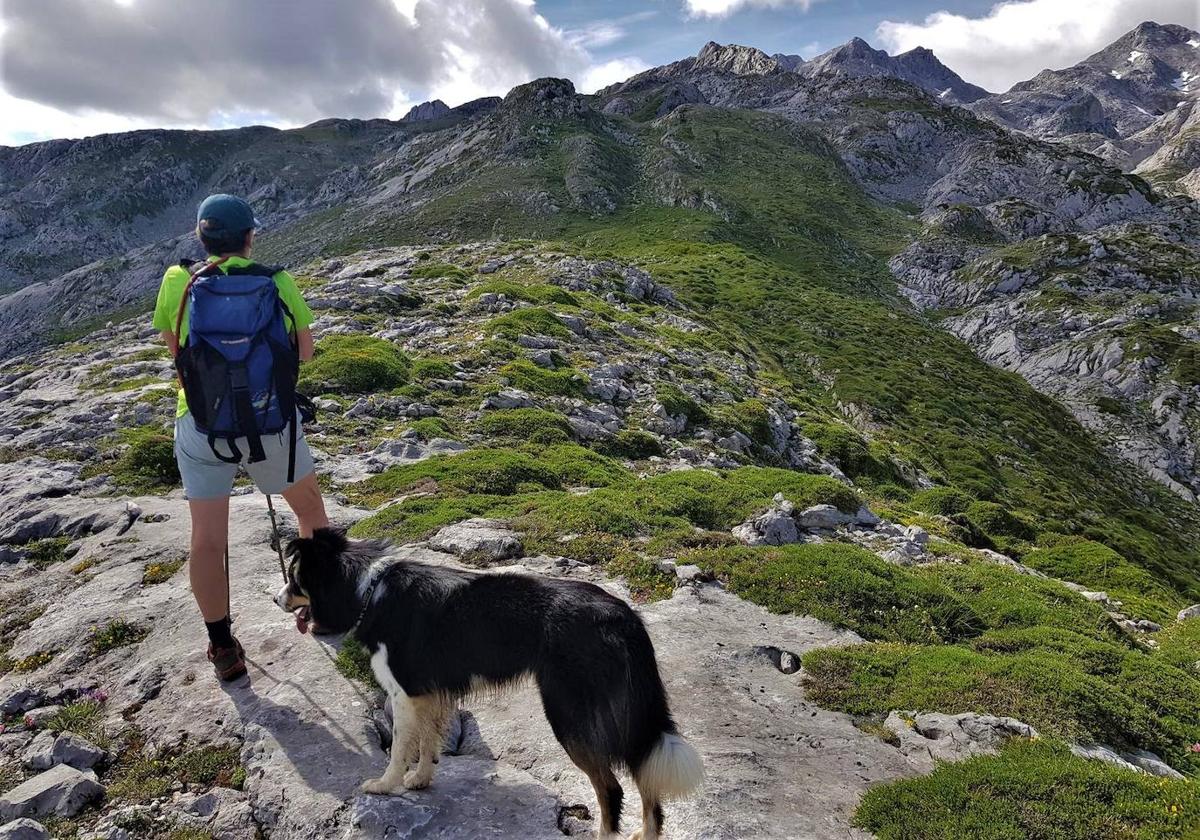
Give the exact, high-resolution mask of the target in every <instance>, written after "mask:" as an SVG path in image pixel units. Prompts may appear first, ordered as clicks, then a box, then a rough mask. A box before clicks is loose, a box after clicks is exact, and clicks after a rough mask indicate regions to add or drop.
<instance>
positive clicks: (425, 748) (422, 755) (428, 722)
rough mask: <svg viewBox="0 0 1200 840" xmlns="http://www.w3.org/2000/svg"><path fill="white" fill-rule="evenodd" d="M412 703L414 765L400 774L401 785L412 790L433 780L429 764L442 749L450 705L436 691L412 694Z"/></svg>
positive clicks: (427, 784)
mask: <svg viewBox="0 0 1200 840" xmlns="http://www.w3.org/2000/svg"><path fill="white" fill-rule="evenodd" d="M412 704H413V710H414V712H415V714H414V717H415V719H416V726H415V734H416V740H417V747H418V749H419V756H418V758H417V766H416V767H415V768H413V770H412V772H410V773H408V775H406V776H405V777H404V786H405V787H406V788H408V789H409V790H416V789H418V788H423V787H428V786H429V783H430V782H431V781H433V770H434V766H433V763H434V761H436V760H437V757H438V755H440V754H441V751H442V741H443V734H442V733H443V732H444V731H445V724H446V718H447V715H448V712H449V708H450V704H449V703H447V702H446V700H445V699H444V698H443V697H441V696H440V695H437V694H425V695H422V696H420V697H414V698H412Z"/></svg>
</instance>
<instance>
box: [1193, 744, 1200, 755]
mask: <svg viewBox="0 0 1200 840" xmlns="http://www.w3.org/2000/svg"><path fill="white" fill-rule="evenodd" d="M1192 752H1194V753H1200V741H1197V742H1196V743H1194V744H1192Z"/></svg>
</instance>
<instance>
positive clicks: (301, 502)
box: [283, 470, 329, 537]
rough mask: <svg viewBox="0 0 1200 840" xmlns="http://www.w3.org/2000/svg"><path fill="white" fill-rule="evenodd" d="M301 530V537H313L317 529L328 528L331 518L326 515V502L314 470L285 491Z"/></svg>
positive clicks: (285, 497) (286, 498) (285, 496)
mask: <svg viewBox="0 0 1200 840" xmlns="http://www.w3.org/2000/svg"><path fill="white" fill-rule="evenodd" d="M283 498H284V499H285V500H286V501H287V503H288V507H290V508H291V509H292V513H294V514H296V521H297V523H298V526H299V528H300V536H302V537H311V536H312V535H313V531H315V530H316V529H317V528H328V527H329V517H328V516H326V515H325V500H324V499H322V498H321V487H320V485H318V484H317V473H316V471H315V470H314V471H313V472H310V473H309V474H308V475H306V476H304V478H302V479H300V480H298V481H297V482H295V483H294V484H293V485H292V486H291V487H289V488H288V489H286V490H284V491H283Z"/></svg>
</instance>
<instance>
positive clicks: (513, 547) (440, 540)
mask: <svg viewBox="0 0 1200 840" xmlns="http://www.w3.org/2000/svg"><path fill="white" fill-rule="evenodd" d="M429 547H430V548H432V549H435V550H437V551H446V552H449V553H451V554H455V555H457V556H459V557H469V558H473V559H474V558H478V559H480V560H484V561H497V560H508V559H510V558H513V557H520V556H521V551H522V546H521V538H520V536H518V535H517V534H516V533H515V532H514V531H513V530H512V529H511V528H509V527H508V526H507V525H506V524H505V523H503V522H499V521H497V520H494V519H465V520H463V521H462V522H457V523H455V524H454V525H447V526H446V527H444V528H442V529H441V530H439V531H438V532H437V533H436V534H434V535H433V536H432V537H430V538H429Z"/></svg>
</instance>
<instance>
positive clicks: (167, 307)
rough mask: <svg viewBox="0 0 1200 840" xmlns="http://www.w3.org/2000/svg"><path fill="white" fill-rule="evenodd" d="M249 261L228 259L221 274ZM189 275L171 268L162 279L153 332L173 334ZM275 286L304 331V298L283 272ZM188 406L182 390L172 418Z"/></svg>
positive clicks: (307, 314) (308, 322)
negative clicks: (154, 330)
mask: <svg viewBox="0 0 1200 840" xmlns="http://www.w3.org/2000/svg"><path fill="white" fill-rule="evenodd" d="M216 259H217V258H216V257H209V258H208V261H209V262H215V261H216ZM252 262H254V261H253V260H249V259H246V258H245V257H229V258H228V259H227V260H225V262H223V263H221V270H222V271H225V270H226V269H229V268H235V267H241V266H247V265H250V264H251V263H252ZM190 277H191V273H190V272H189V271H188V270H187V269H186V268H184V267H183V266H181V265H173V266H171V267H170V268H168V269H167V272H166V274H164V275H163V279H162V285H161V286H160V287H159V289H158V302H157V303H156V304H155V305H154V328H155V329H156V330H158V331H159V332H162V331H164V330H165V331H166V332H171V333H173V332H175V320H176V318H178V317H179V304H180V303H181V302H182V300H183V291H184V289H186V288H187V284H188V279H189V278H190ZM274 279H275V286H276V288H278V289H279V298H280V300H282V301H283V304H284V306H286V307H287V308H288V309H289V310H290V311H291V313H292V316H293V317H294V318H295V319H296V329H297V330H303V329H308V328H309V327H311V326H312V323H313V320H314V319H313V314H312V310H311V309H309V308H308V304H307V303H305V302H304V297H303V296H302V295H301V294H300V290H299V289H298V288H296V280H295V278H294V277H292V275H290V274H288V273H287V272H286V271H280V272H279V273H278V274H276V275H275V278H274ZM189 317H190V315H189V313H188V312H187V311H186V309H185V310H184V313H183V323H182V325H181V326H180V328H179V336H178V338H179V344H180V346H181V347H182V346H183V342H184V341H186V340H187V332H188V320H189ZM187 412H188V405H187V398H186V397H185V396H184V394H183V389H182V388H180V389H179V399H178V401H177V402H176V405H175V416H176V417H182V416H183V415H185V414H187Z"/></svg>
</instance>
